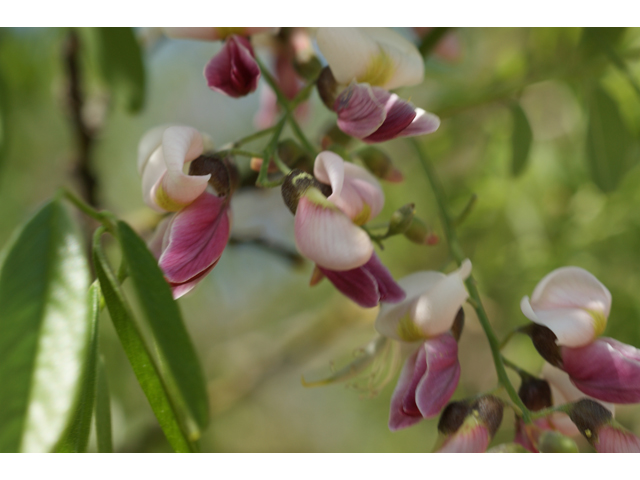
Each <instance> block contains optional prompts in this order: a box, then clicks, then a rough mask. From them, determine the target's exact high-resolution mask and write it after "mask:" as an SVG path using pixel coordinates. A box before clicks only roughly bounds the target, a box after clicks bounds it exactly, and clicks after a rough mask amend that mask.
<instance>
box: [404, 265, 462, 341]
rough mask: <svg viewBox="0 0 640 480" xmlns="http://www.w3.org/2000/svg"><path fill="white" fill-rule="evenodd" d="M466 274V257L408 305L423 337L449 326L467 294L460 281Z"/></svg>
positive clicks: (442, 331)
mask: <svg viewBox="0 0 640 480" xmlns="http://www.w3.org/2000/svg"><path fill="white" fill-rule="evenodd" d="M470 274H471V262H470V261H469V260H468V259H467V260H465V261H464V262H462V265H461V266H460V268H459V269H458V270H456V271H454V272H452V273H450V274H449V275H447V276H446V277H445V278H443V279H442V280H440V281H439V282H437V283H435V284H434V285H433V286H432V287H431V288H429V290H428V291H426V292H425V293H423V294H422V295H421V296H420V297H418V299H417V300H416V302H415V303H414V304H413V305H412V306H411V309H410V315H411V318H412V320H413V322H414V323H415V325H416V326H417V327H418V329H419V330H420V331H421V332H423V333H424V335H425V336H428V337H433V336H437V335H440V334H443V333H445V332H447V331H448V330H449V329H451V327H452V326H453V322H454V320H455V318H456V314H457V313H458V310H460V307H461V306H462V304H463V303H464V302H465V300H466V299H467V298H468V297H469V294H468V293H467V289H466V288H465V286H464V280H465V279H466V278H467V277H468V276H469V275H470Z"/></svg>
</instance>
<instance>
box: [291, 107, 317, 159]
mask: <svg viewBox="0 0 640 480" xmlns="http://www.w3.org/2000/svg"><path fill="white" fill-rule="evenodd" d="M287 118H288V119H289V125H291V128H292V129H293V134H294V135H295V136H296V137H298V140H300V143H302V147H303V148H304V149H305V150H306V151H307V152H308V153H310V154H311V155H313V156H316V155H317V154H318V152H317V151H316V149H315V148H314V146H313V144H312V143H311V142H310V141H309V139H308V138H307V137H306V135H305V134H304V133H303V131H302V129H301V128H300V125H298V122H296V119H295V118H293V114H292V113H291V112H289V111H288V112H287Z"/></svg>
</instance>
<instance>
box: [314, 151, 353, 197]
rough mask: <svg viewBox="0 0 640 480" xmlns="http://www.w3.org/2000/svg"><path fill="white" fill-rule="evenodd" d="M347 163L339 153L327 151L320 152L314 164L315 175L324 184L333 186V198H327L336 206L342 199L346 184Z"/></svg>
mask: <svg viewBox="0 0 640 480" xmlns="http://www.w3.org/2000/svg"><path fill="white" fill-rule="evenodd" d="M344 167H345V162H344V160H343V159H342V157H341V156H340V155H338V154H337V153H333V152H330V151H328V150H325V151H324V152H320V153H319V154H318V156H317V157H316V160H315V162H314V164H313V175H314V176H315V177H316V179H317V180H318V181H320V182H322V183H324V184H327V185H331V196H330V197H328V198H327V200H329V201H330V202H333V203H334V204H335V199H336V198H339V197H340V193H341V192H342V184H343V183H344Z"/></svg>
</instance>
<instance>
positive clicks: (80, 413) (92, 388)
mask: <svg viewBox="0 0 640 480" xmlns="http://www.w3.org/2000/svg"><path fill="white" fill-rule="evenodd" d="M100 297H101V294H100V286H99V285H98V283H97V282H96V283H94V284H93V285H91V288H89V294H88V306H89V311H88V324H89V331H88V344H89V346H88V348H87V351H86V355H85V358H84V361H83V366H82V376H81V381H80V391H79V396H78V402H77V404H76V406H75V409H74V412H73V416H72V419H71V424H70V425H69V426H68V427H67V430H66V431H65V433H64V435H63V436H62V438H61V439H60V441H59V442H58V445H57V446H56V451H58V452H85V451H86V450H87V444H88V443H89V433H90V432H91V419H92V418H93V407H94V404H95V400H96V367H97V358H98V317H99V316H100Z"/></svg>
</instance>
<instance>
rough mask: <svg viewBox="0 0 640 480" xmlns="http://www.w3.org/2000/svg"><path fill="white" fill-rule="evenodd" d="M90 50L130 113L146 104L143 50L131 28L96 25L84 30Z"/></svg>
mask: <svg viewBox="0 0 640 480" xmlns="http://www.w3.org/2000/svg"><path fill="white" fill-rule="evenodd" d="M84 33H85V38H86V39H87V40H88V43H89V44H90V45H89V46H90V51H91V52H92V53H93V55H95V61H96V63H97V64H98V68H99V70H100V73H101V75H102V77H103V78H104V80H105V82H106V83H107V85H109V87H110V88H111V90H112V92H113V93H114V94H115V95H116V97H121V98H122V99H123V100H124V101H125V104H126V106H127V109H128V110H129V111H131V112H138V111H139V110H140V109H141V108H142V107H143V105H144V98H145V85H146V80H145V68H144V60H143V56H142V50H141V48H140V44H139V43H138V41H137V39H136V36H135V34H134V31H133V29H132V28H128V27H112V28H107V27H96V28H89V29H85V30H84Z"/></svg>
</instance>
